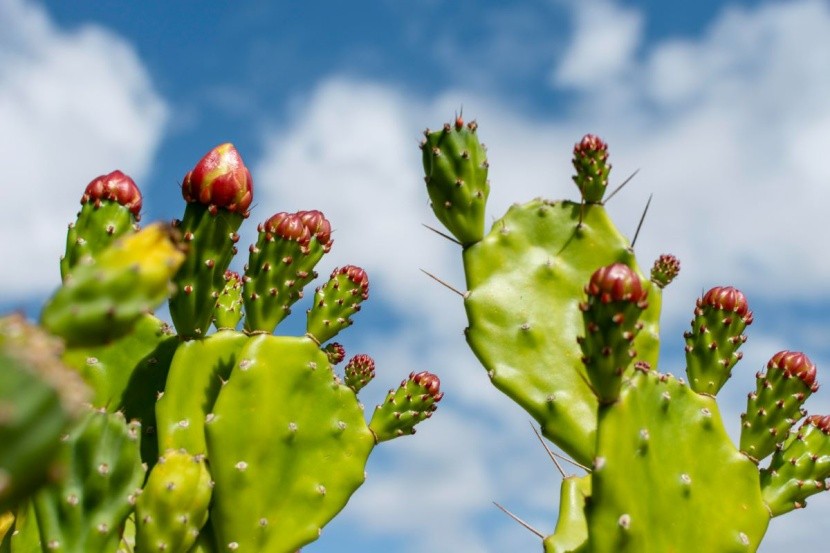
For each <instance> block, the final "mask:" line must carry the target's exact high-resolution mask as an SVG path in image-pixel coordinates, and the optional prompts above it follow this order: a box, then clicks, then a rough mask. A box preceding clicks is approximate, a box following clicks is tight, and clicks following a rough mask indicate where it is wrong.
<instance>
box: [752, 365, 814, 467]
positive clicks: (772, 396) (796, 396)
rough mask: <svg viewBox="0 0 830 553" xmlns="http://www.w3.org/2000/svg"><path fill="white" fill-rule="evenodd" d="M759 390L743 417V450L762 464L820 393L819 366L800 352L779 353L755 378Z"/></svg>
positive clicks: (753, 393) (753, 394)
mask: <svg viewBox="0 0 830 553" xmlns="http://www.w3.org/2000/svg"><path fill="white" fill-rule="evenodd" d="M756 380H757V389H756V390H755V392H752V393H750V394H749V396H748V397H747V406H746V412H745V413H743V414H742V415H741V420H742V425H741V451H743V452H744V453H746V454H747V455H749V456H751V457H752V458H753V459H755V460H756V461H760V460H761V459H763V458H765V457H766V456H767V455H769V454H770V453H772V452H773V451H774V450H775V448H776V446H777V445H778V444H781V443H783V442H784V440H786V439H787V437H788V435H789V431H790V428H792V426H793V425H794V424H795V423H796V422H797V421H798V420H799V419H801V418H802V417H804V416H805V415H806V411H804V409H803V408H802V405H803V404H804V402H805V401H806V400H807V398H808V397H810V394H812V393H813V392H815V391H816V390H818V383H817V382H816V366H815V365H814V364H813V362H812V361H810V358H809V357H807V356H806V355H804V354H803V353H799V352H792V351H780V352H778V353H776V354H775V355H773V356H772V359H770V361H769V363H767V370H766V373H761V372H759V373H758V374H757V375H756Z"/></svg>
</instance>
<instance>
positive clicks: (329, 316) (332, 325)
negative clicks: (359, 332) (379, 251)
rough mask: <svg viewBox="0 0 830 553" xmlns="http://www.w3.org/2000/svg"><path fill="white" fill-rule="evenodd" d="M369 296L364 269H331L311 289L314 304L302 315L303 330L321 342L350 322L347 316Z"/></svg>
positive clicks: (358, 308) (347, 266)
mask: <svg viewBox="0 0 830 553" xmlns="http://www.w3.org/2000/svg"><path fill="white" fill-rule="evenodd" d="M367 299H369V277H368V275H366V271H364V270H363V269H361V268H360V267H356V266H354V265H346V266H344V267H340V268H337V269H335V270H334V271H332V273H331V277H329V281H328V282H327V283H325V284H324V285H322V286H320V287H319V288H317V290H316V291H315V292H314V303H313V304H312V306H311V309H309V310H308V313H307V317H306V332H307V333H308V335H310V336H312V337H313V338H314V339H315V340H317V342H318V343H321V344H322V343H325V342H327V341H329V340H331V339H332V338H334V336H336V335H337V333H338V332H340V331H341V330H343V329H344V328H346V327H348V326H349V325H351V324H352V320H351V318H350V317H351V316H352V315H353V314H354V313H357V312H358V311H360V304H361V303H362V302H363V301H365V300H367Z"/></svg>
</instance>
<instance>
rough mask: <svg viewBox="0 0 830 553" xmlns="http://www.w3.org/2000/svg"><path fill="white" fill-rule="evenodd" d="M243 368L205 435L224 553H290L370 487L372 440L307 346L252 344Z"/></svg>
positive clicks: (313, 347)
mask: <svg viewBox="0 0 830 553" xmlns="http://www.w3.org/2000/svg"><path fill="white" fill-rule="evenodd" d="M238 359H239V360H238V362H237V364H236V367H234V369H233V371H232V373H231V377H230V380H229V381H228V383H227V384H226V385H225V386H224V387H223V388H222V391H221V393H220V394H219V399H218V400H217V401H216V405H215V407H214V410H213V413H214V417H213V418H212V419H211V420H210V421H209V422H208V423H207V426H206V428H207V445H208V458H209V459H210V467H211V473H212V475H213V479H214V480H215V482H216V484H215V487H214V491H213V493H214V503H213V507H212V508H211V515H210V517H211V519H212V520H213V527H214V530H215V532H216V537H217V543H216V545H217V549H218V550H219V551H236V550H238V551H262V552H293V551H296V550H297V549H298V548H299V547H301V546H303V545H304V544H306V543H309V542H311V541H313V540H315V539H317V537H318V536H319V534H320V531H321V528H322V527H323V525H325V524H326V522H328V521H329V520H330V519H331V518H332V517H333V516H334V515H335V514H337V512H339V511H340V509H342V508H343V506H344V505H345V504H346V501H347V500H348V498H349V497H350V496H351V494H352V493H353V492H354V491H355V490H356V489H357V488H358V486H360V485H361V484H362V483H363V480H364V478H365V474H364V470H365V463H366V459H367V458H368V455H369V453H370V451H371V450H372V448H373V447H374V444H375V440H374V436H373V435H372V433H371V432H370V431H369V428H368V427H367V426H366V422H365V421H364V419H363V411H362V409H361V407H360V406H359V404H358V402H357V401H355V396H354V393H353V392H352V390H351V389H349V388H347V387H346V386H343V385H341V384H338V383H337V382H336V381H335V379H334V373H333V372H332V369H331V367H330V366H329V364H328V359H327V357H326V354H325V353H323V352H322V351H321V350H320V348H319V346H318V345H317V344H316V343H315V342H314V341H313V340H311V339H309V338H308V337H303V338H293V337H285V336H270V335H257V336H253V337H252V338H251V339H250V340H249V341H248V343H247V344H246V346H245V347H244V348H243V350H242V351H241V352H240V353H239V356H238ZM310 398H313V400H310ZM251 421H261V423H260V424H251Z"/></svg>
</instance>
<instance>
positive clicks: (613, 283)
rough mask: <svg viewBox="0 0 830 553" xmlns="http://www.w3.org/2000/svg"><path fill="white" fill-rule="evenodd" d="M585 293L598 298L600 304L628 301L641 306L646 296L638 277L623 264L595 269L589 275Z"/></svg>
mask: <svg viewBox="0 0 830 553" xmlns="http://www.w3.org/2000/svg"><path fill="white" fill-rule="evenodd" d="M585 293H586V294H588V295H589V296H594V297H597V298H599V300H600V301H601V302H602V303H610V302H617V301H628V302H631V303H636V304H641V303H644V302H645V301H646V297H647V296H648V291H647V290H644V289H643V283H642V281H641V280H640V277H638V276H637V273H635V272H634V271H633V270H632V269H631V267H629V266H628V265H625V264H624V263H614V264H613V265H607V266H605V267H600V268H599V269H597V270H596V271H595V272H594V274H593V275H591V280H590V282H589V283H588V286H586V287H585ZM642 307H645V305H643V306H642Z"/></svg>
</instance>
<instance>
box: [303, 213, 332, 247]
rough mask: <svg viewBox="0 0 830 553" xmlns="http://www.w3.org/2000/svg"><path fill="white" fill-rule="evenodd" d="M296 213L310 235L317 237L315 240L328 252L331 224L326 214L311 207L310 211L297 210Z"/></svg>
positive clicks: (330, 241)
mask: <svg viewBox="0 0 830 553" xmlns="http://www.w3.org/2000/svg"><path fill="white" fill-rule="evenodd" d="M297 215H298V216H299V217H300V219H301V220H302V222H303V224H304V225H305V226H306V228H307V229H308V231H309V232H310V233H311V235H312V236H315V237H316V238H317V242H318V243H319V244H320V245H321V246H323V249H324V250H325V251H326V252H328V251H329V250H330V249H331V244H332V240H331V224H330V223H329V221H328V219H326V216H325V215H323V213H322V212H321V211H317V210H316V209H312V210H311V211H298V212H297Z"/></svg>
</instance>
